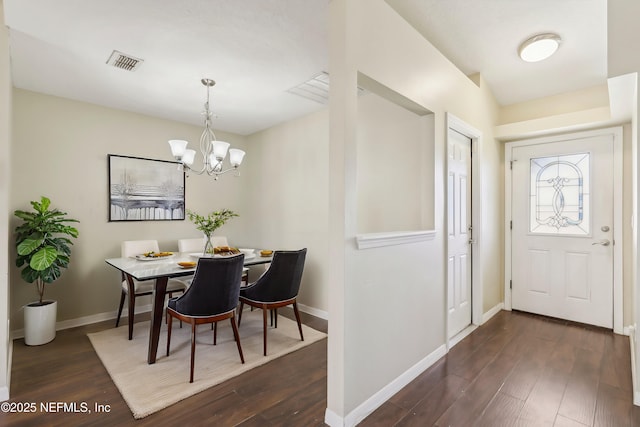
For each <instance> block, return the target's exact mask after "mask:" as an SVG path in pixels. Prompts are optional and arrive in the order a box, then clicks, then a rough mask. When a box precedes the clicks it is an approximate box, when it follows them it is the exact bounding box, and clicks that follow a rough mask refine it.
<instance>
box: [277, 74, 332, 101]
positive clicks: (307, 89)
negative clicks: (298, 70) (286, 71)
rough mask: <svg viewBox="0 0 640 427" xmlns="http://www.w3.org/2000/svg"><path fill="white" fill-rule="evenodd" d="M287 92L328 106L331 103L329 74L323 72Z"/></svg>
mask: <svg viewBox="0 0 640 427" xmlns="http://www.w3.org/2000/svg"><path fill="white" fill-rule="evenodd" d="M287 92H289V93H292V94H294V95H298V96H301V97H303V98H306V99H310V100H311V101H315V102H319V103H320V104H327V103H328V102H329V73H327V72H325V71H322V72H321V73H318V74H316V75H315V76H313V77H311V78H310V79H309V80H307V81H306V82H304V83H300V84H299V85H298V86H294V87H292V88H291V89H289V90H288V91H287Z"/></svg>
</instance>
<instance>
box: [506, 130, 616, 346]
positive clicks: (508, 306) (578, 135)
mask: <svg viewBox="0 0 640 427" xmlns="http://www.w3.org/2000/svg"><path fill="white" fill-rule="evenodd" d="M600 135H613V166H614V171H613V185H614V190H613V240H614V242H615V244H614V246H613V332H615V333H616V334H623V333H624V328H623V320H622V317H623V305H624V294H623V281H622V267H623V265H622V250H623V236H622V224H623V222H622V221H623V220H622V184H623V171H622V164H623V155H622V141H623V139H622V127H621V126H616V127H609V128H603V129H596V130H590V131H584V132H576V133H571V134H563V135H554V136H548V137H543V138H535V139H525V140H520V141H512V142H508V143H506V144H505V148H504V150H505V152H504V164H505V174H504V180H505V183H504V191H505V194H504V224H505V225H504V227H505V228H504V229H505V233H504V251H505V252H504V269H505V272H504V273H505V274H504V309H505V310H511V308H512V305H511V288H510V280H511V232H510V231H511V228H510V221H511V219H512V215H511V203H512V201H511V192H512V182H511V181H512V180H511V178H512V174H511V173H510V170H509V169H507V167H508V166H507V165H509V164H510V162H511V159H512V154H513V153H512V151H513V148H514V147H522V146H527V145H537V144H545V143H549V142H556V141H564V140H567V139H578V138H589V137H594V136H600Z"/></svg>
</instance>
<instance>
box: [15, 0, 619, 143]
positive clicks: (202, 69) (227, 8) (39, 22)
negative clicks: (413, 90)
mask: <svg viewBox="0 0 640 427" xmlns="http://www.w3.org/2000/svg"><path fill="white" fill-rule="evenodd" d="M387 3H389V4H390V5H391V6H392V7H393V8H394V9H395V10H396V11H397V12H398V13H400V14H401V15H402V16H404V17H405V19H407V21H409V22H410V23H411V24H412V25H413V26H414V27H415V28H416V29H417V30H418V31H419V32H421V33H422V34H423V35H424V36H425V37H426V38H427V39H429V40H430V41H431V42H432V43H433V44H434V45H435V46H436V47H437V48H438V49H440V50H441V51H442V52H443V53H444V54H445V56H447V57H448V58H450V59H451V61H452V62H453V63H454V64H455V65H456V66H458V68H460V69H461V70H462V71H463V72H464V73H465V74H473V73H476V72H480V73H481V74H483V76H484V79H485V81H486V82H487V83H488V84H489V86H490V87H491V88H492V91H493V93H494V94H495V96H496V98H497V100H498V102H499V103H500V104H502V105H508V104H512V103H516V102H522V101H526V100H530V99H535V98H540V97H544V96H548V95H553V94H557V93H562V92H567V91H572V90H577V89H581V88H585V87H590V86H595V85H599V84H603V83H605V82H606V74H607V73H606V71H607V70H606V0H561V1H558V0H518V1H514V0H484V1H481V0H475V1H470V0H447V1H443V0H387ZM328 4H329V1H328V0H304V1H300V0H232V1H230V0H136V1H131V0H109V1H104V0H102V1H97V0H56V1H51V0H4V8H5V21H6V24H7V26H9V28H10V45H11V46H10V49H11V67H12V78H13V83H14V85H15V86H16V87H18V88H22V89H28V90H32V91H36V92H41V93H46V94H51V95H55V96H61V97H65V98H70V99H75V100H80V101H85V102H89V103H94V104H99V105H104V106H107V107H112V108H117V109H122V110H126V111H134V112H139V113H142V114H147V115H151V116H156V117H161V118H167V119H171V120H176V121H180V122H186V123H193V124H201V123H202V116H201V115H200V112H201V111H202V110H203V104H204V101H205V98H206V89H205V87H204V86H203V85H202V84H201V83H200V79H201V78H203V77H207V78H211V79H214V80H216V82H217V84H216V86H215V87H213V88H212V90H211V109H212V111H213V113H214V120H213V126H214V128H216V129H220V130H224V131H228V132H234V133H238V134H242V135H247V134H251V133H253V132H256V131H259V130H261V129H265V128H268V127H270V126H273V125H275V124H277V123H280V122H284V121H287V120H290V119H292V118H294V117H298V116H302V115H305V114H308V113H310V112H313V111H316V110H318V109H320V108H322V107H323V105H322V104H320V103H318V102H316V101H312V100H308V99H305V98H303V97H300V96H298V95H295V94H292V93H291V92H290V89H292V88H294V87H296V86H298V85H300V84H302V83H304V82H305V81H307V80H308V79H310V78H312V77H314V76H315V75H317V74H318V73H321V72H323V71H327V70H328V24H327V18H328ZM549 31H553V32H556V33H558V34H559V35H560V36H561V37H562V39H563V43H562V45H561V47H560V49H559V51H558V52H557V53H556V55H554V56H553V57H552V58H550V59H549V60H547V61H543V62H540V63H534V64H531V63H525V62H523V61H521V60H520V59H519V58H518V57H517V48H518V45H519V43H520V42H522V41H523V40H525V39H527V38H528V37H530V36H532V35H534V34H536V33H539V32H549ZM113 50H118V51H120V52H123V53H125V54H128V55H131V56H133V57H135V58H139V59H142V60H143V61H144V62H142V63H141V65H140V66H139V67H138V68H137V69H136V70H135V71H132V72H131V71H125V70H122V69H118V68H115V67H112V66H109V65H107V64H106V61H107V59H108V58H109V56H110V55H111V53H112V51H113Z"/></svg>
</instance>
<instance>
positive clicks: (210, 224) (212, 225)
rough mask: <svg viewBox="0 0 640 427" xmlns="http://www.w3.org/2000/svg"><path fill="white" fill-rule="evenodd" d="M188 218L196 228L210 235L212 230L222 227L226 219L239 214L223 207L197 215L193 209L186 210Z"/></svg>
mask: <svg viewBox="0 0 640 427" xmlns="http://www.w3.org/2000/svg"><path fill="white" fill-rule="evenodd" d="M187 216H188V217H189V220H190V221H191V222H193V223H194V224H195V225H196V228H197V229H198V230H200V231H202V232H203V233H204V235H205V236H207V237H210V236H211V234H213V232H214V231H216V230H217V229H218V228H220V227H222V226H223V225H224V224H225V223H226V222H227V221H228V220H230V219H231V218H233V217H234V216H239V215H238V214H237V213H235V212H234V211H232V210H229V209H223V210H221V211H215V212H211V213H210V214H208V215H207V216H202V215H199V214H197V213H195V212H193V211H190V210H187Z"/></svg>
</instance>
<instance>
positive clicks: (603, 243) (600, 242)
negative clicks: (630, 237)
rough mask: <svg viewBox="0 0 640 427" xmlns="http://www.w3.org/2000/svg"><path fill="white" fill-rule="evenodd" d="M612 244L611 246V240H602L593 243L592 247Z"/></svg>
mask: <svg viewBox="0 0 640 427" xmlns="http://www.w3.org/2000/svg"><path fill="white" fill-rule="evenodd" d="M610 244H611V242H610V241H609V240H607V239H603V240H600V241H599V242H594V243H592V244H591V245H592V246H593V245H602V246H609V245H610Z"/></svg>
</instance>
